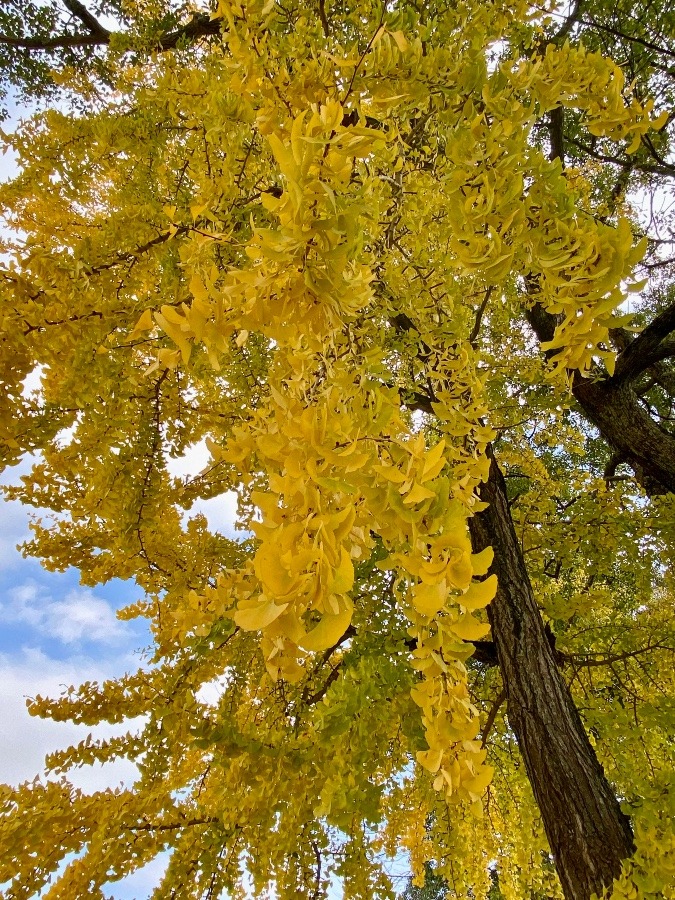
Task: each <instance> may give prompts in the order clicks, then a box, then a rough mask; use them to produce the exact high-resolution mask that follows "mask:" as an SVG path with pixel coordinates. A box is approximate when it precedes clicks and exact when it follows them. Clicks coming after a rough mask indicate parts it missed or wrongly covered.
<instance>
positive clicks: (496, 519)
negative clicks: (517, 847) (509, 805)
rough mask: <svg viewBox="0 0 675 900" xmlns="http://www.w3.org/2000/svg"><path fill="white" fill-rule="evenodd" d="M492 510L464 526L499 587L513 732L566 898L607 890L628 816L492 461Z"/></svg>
mask: <svg viewBox="0 0 675 900" xmlns="http://www.w3.org/2000/svg"><path fill="white" fill-rule="evenodd" d="M481 499H482V500H484V501H486V502H487V503H488V504H489V506H488V508H487V509H486V510H484V511H483V512H481V513H478V514H477V515H476V516H474V517H473V519H472V520H471V522H470V526H471V537H472V542H473V545H474V550H475V551H479V550H482V549H483V548H484V547H487V546H492V547H493V548H494V551H495V561H494V564H493V567H492V571H493V572H496V574H497V577H498V579H499V588H498V590H497V596H496V597H495V599H494V600H493V601H492V603H491V604H490V606H489V607H488V615H489V618H490V623H491V625H492V637H493V640H494V643H495V647H496V650H497V657H498V660H499V666H500V669H501V673H502V677H503V680H504V687H505V691H506V702H507V714H508V719H509V725H510V726H511V728H512V729H513V731H514V733H515V735H516V737H517V739H518V745H519V748H520V752H521V753H522V756H523V759H524V761H525V766H526V769H527V774H528V777H529V780H530V783H531V785H532V790H533V792H534V796H535V799H536V801H537V803H538V805H539V809H540V811H541V815H542V819H543V823H544V827H545V829H546V835H547V837H548V841H549V844H550V847H551V851H552V853H553V855H554V857H555V865H556V869H557V872H558V876H559V878H560V881H561V884H562V888H563V891H564V894H565V897H566V898H567V900H589V898H590V896H591V895H592V894H593V893H597V894H598V895H600V894H601V892H602V888H603V886H604V887H607V886H609V885H611V883H612V880H613V879H614V878H615V877H616V876H618V875H619V872H620V871H621V862H622V860H624V859H625V858H626V857H629V856H631V855H632V853H633V852H634V849H635V848H634V844H633V834H632V831H631V827H630V823H629V820H628V818H627V817H626V816H625V815H624V814H623V813H622V812H621V809H620V807H619V803H618V801H617V799H616V796H615V795H614V792H613V791H612V788H611V787H610V785H609V782H608V781H607V778H606V777H605V774H604V772H603V769H602V766H601V765H600V763H599V762H598V759H597V757H596V755H595V752H594V750H593V748H592V746H591V744H590V741H589V740H588V736H587V735H586V731H585V729H584V726H583V724H582V722H581V719H580V717H579V713H578V711H577V709H576V706H575V705H574V701H573V699H572V696H571V694H570V691H569V688H568V687H567V684H566V682H565V680H564V679H563V677H562V675H561V672H560V670H559V669H558V666H557V664H556V660H555V656H554V651H553V648H552V646H551V643H550V641H549V639H548V635H547V633H546V631H545V628H544V623H543V620H542V618H541V615H540V613H539V609H538V607H537V604H536V602H535V599H534V595H533V593H532V586H531V584H530V580H529V578H528V574H527V569H526V567H525V562H524V559H523V555H522V552H521V549H520V544H519V543H518V539H517V536H516V532H515V529H514V527H513V522H512V519H511V513H510V511H509V507H508V503H507V496H506V485H505V482H504V478H503V476H502V473H501V471H500V470H499V467H498V465H497V462H496V460H495V458H494V455H492V461H491V466H490V475H489V479H488V481H487V483H486V484H484V485H483V487H482V490H481Z"/></svg>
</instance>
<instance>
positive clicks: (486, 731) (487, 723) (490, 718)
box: [480, 688, 506, 750]
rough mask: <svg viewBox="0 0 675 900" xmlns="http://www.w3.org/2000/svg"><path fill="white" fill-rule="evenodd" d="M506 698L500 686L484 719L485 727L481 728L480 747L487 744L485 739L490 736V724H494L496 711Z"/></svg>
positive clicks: (483, 747) (482, 747)
mask: <svg viewBox="0 0 675 900" xmlns="http://www.w3.org/2000/svg"><path fill="white" fill-rule="evenodd" d="M505 700H506V688H502V689H501V691H500V692H499V694H497V696H496V697H495V701H494V703H493V704H492V707H491V708H490V712H489V713H488V717H487V719H486V720H485V727H484V728H483V736H482V738H481V741H480V746H481V749H483V750H484V749H485V746H486V744H487V739H488V738H489V737H490V732H491V731H492V726H493V725H494V724H495V719H496V718H497V713H498V712H499V708H500V706H501V705H502V703H503V702H504V701H505Z"/></svg>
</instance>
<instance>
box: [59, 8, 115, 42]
mask: <svg viewBox="0 0 675 900" xmlns="http://www.w3.org/2000/svg"><path fill="white" fill-rule="evenodd" d="M63 5H64V6H65V7H66V8H67V9H68V10H69V11H70V12H71V13H72V14H73V15H74V16H75V17H76V18H78V19H79V20H80V22H82V24H83V25H84V26H85V28H87V29H88V30H89V31H90V32H91V33H92V34H98V35H101V36H104V37H106V38H108V37H110V32H109V31H108V29H107V28H104V27H103V25H101V23H100V22H99V21H98V19H97V18H96V17H95V16H93V15H92V14H91V13H90V12H89V10H88V9H87V8H86V7H85V6H83V5H82V3H80V2H79V0H63Z"/></svg>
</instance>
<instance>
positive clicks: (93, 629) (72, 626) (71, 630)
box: [0, 579, 127, 645]
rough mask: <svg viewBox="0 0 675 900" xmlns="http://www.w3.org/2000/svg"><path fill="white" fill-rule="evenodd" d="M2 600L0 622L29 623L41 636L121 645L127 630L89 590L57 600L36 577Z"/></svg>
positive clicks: (79, 591)
mask: <svg viewBox="0 0 675 900" xmlns="http://www.w3.org/2000/svg"><path fill="white" fill-rule="evenodd" d="M6 596H7V599H6V600H5V601H2V602H0V621H5V622H10V623H11V622H13V623H18V624H22V625H27V626H29V627H31V628H33V629H34V631H35V632H36V636H37V635H42V636H46V637H50V638H55V639H57V640H59V641H61V642H62V643H64V644H70V645H77V644H79V643H80V642H81V641H82V640H85V639H86V640H88V641H95V642H97V643H101V644H108V645H115V644H120V643H121V642H122V641H124V640H126V638H127V631H126V629H125V627H124V625H123V623H122V622H120V621H119V620H118V619H117V618H116V616H115V612H114V610H113V609H112V607H111V606H110V605H109V604H108V603H107V602H106V601H105V600H103V599H102V598H101V597H97V596H96V595H95V594H94V593H93V592H92V591H90V590H87V589H79V590H71V591H69V592H68V593H67V594H66V596H65V597H63V598H61V599H54V598H52V597H50V596H49V595H48V594H47V593H46V592H45V591H44V589H43V588H42V587H41V586H40V585H39V584H38V583H37V582H35V581H33V580H32V579H29V580H28V581H25V582H24V583H23V584H20V585H18V586H17V587H14V588H10V589H9V590H8V591H7V594H6Z"/></svg>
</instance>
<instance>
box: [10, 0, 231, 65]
mask: <svg viewBox="0 0 675 900" xmlns="http://www.w3.org/2000/svg"><path fill="white" fill-rule="evenodd" d="M68 3H73V5H75V0H68ZM77 6H81V4H79V3H78V4H77ZM68 8H69V9H70V6H69V7H68ZM72 11H73V10H71V12H72ZM82 11H83V14H84V15H85V16H86V17H87V27H88V28H90V30H89V32H88V33H87V34H61V35H57V36H55V37H49V38H43V37H28V38H13V37H8V36H7V35H0V44H4V45H5V46H7V47H16V48H17V49H18V50H28V51H31V50H35V51H37V52H43V51H44V52H49V51H50V50H61V49H66V48H72V47H103V46H107V45H108V44H110V41H111V38H112V37H114V36H117V34H119V32H111V31H107V30H106V29H105V28H103V26H102V25H101V24H100V23H99V22H97V21H96V19H94V17H93V16H90V13H88V12H87V10H86V9H84V7H82ZM89 17H90V18H91V20H93V22H95V23H96V25H97V26H98V28H96V29H91V27H90V24H89ZM78 18H79V19H80V21H82V22H84V21H85V19H84V18H83V16H82V15H79V14H78ZM220 31H221V21H220V19H211V17H210V16H209V15H207V14H206V13H198V14H195V15H194V16H193V17H192V18H191V19H190V21H189V22H188V23H187V24H185V25H182V26H181V27H180V28H176V29H175V30H174V31H166V32H164V33H163V34H161V35H160V36H159V37H158V38H157V40H156V41H155V43H154V44H152V45H151V46H150V47H148V48H147V49H148V51H155V52H158V53H165V52H166V51H167V50H175V48H176V47H177V46H178V44H180V43H181V41H183V40H188V41H196V40H198V39H199V38H202V37H208V36H213V35H217V34H220Z"/></svg>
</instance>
